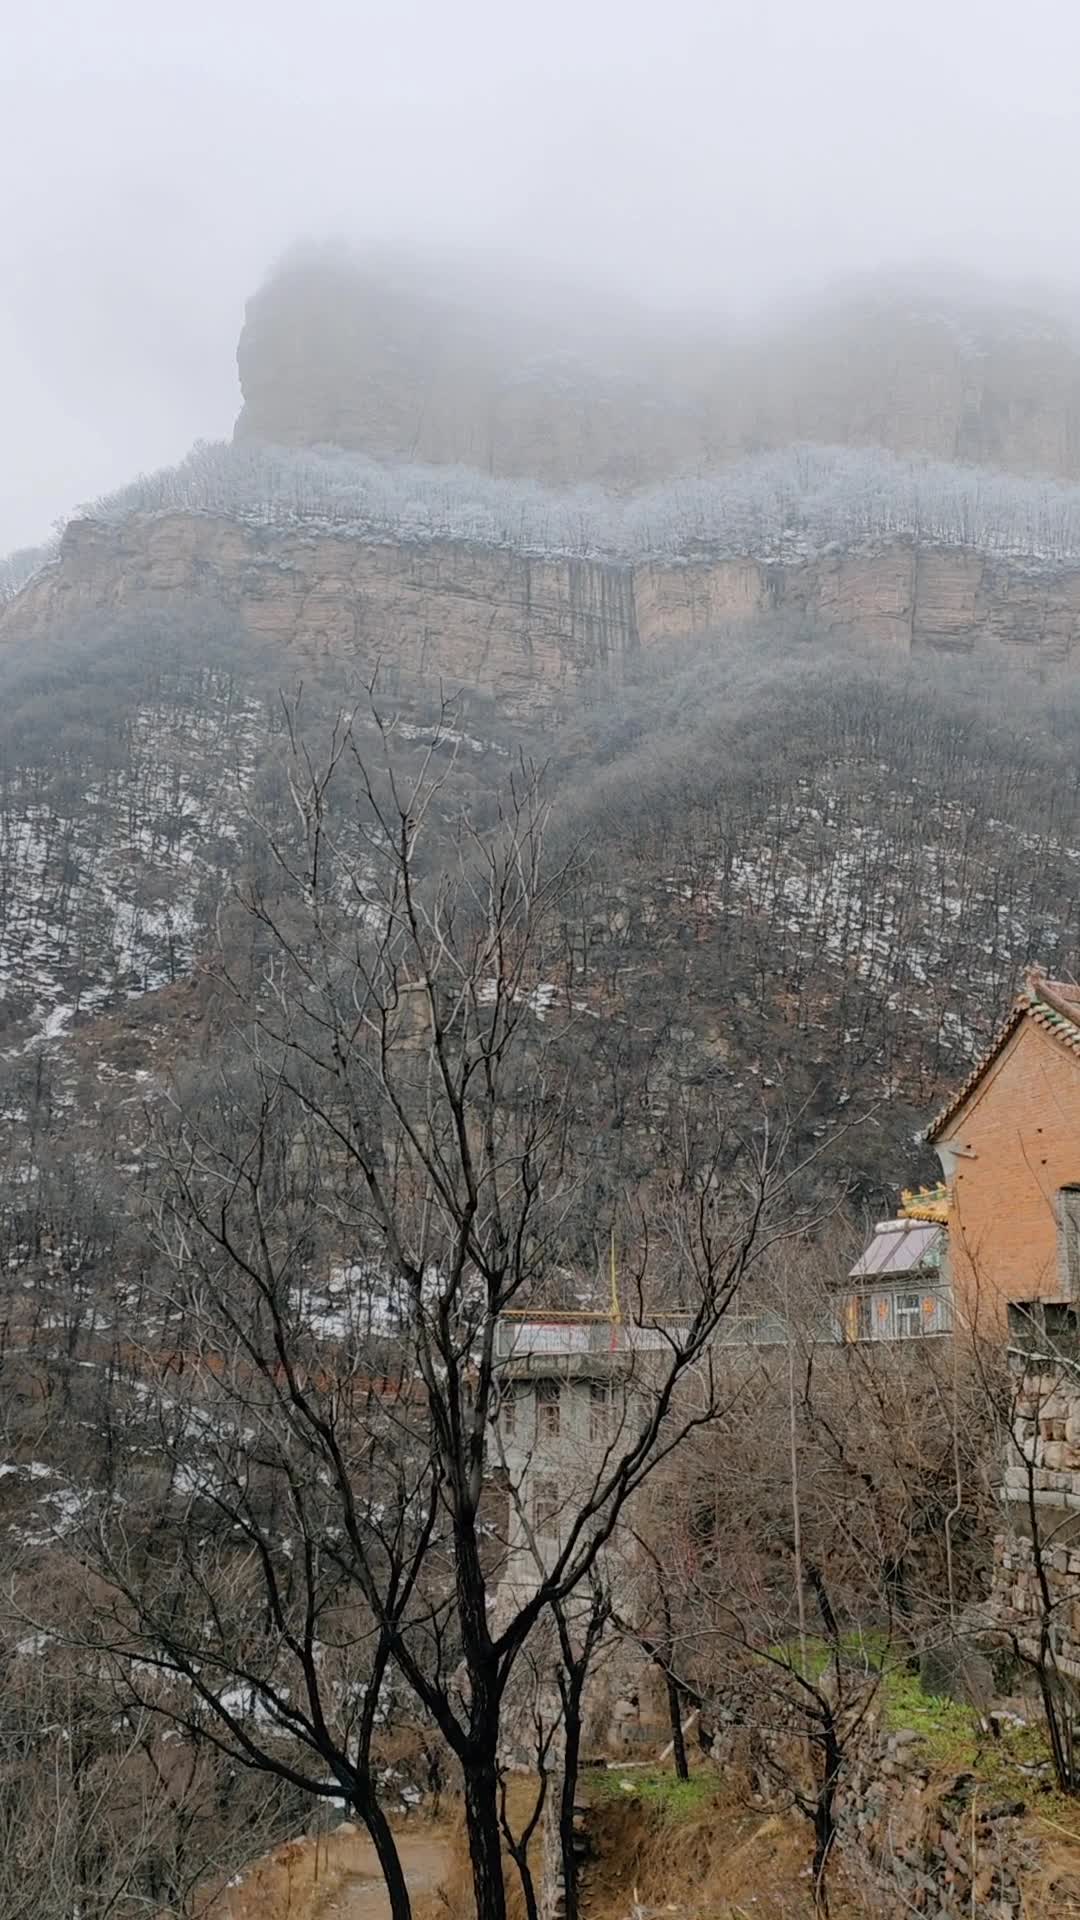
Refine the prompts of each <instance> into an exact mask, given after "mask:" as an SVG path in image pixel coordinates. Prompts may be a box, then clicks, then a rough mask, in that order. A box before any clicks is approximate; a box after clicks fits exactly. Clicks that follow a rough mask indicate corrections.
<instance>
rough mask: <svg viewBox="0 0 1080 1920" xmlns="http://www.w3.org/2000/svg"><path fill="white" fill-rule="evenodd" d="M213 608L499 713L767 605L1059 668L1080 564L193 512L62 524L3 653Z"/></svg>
mask: <svg viewBox="0 0 1080 1920" xmlns="http://www.w3.org/2000/svg"><path fill="white" fill-rule="evenodd" d="M200 595H201V596H206V595H209V596H212V597H213V598H215V599H219V600H221V601H223V602H224V603H225V604H226V605H228V606H231V607H235V608H236V609H237V610H238V612H239V613H240V615H241V617H242V619H243V620H244V622H245V624H246V625H247V626H248V628H249V629H250V630H251V632H252V633H254V634H256V635H260V636H263V637H266V638H269V639H272V640H277V641H280V642H281V643H282V644H283V645H285V646H286V647H288V648H290V649H294V650H296V652H297V653H298V654H300V655H302V654H303V653H304V652H305V651H309V652H310V651H312V650H315V651H319V650H326V649H329V650H332V651H334V652H337V653H340V654H342V655H344V656H350V657H353V658H355V659H356V660H357V662H358V663H359V664H364V665H371V664H374V662H375V661H377V660H378V661H380V662H381V663H382V668H383V672H384V675H385V676H390V677H391V679H392V676H393V675H395V674H397V675H400V676H401V677H402V678H403V679H405V680H424V681H427V682H430V683H434V682H436V681H437V680H438V679H440V678H442V679H444V680H446V681H447V682H450V683H453V684H457V685H468V686H473V687H477V688H480V689H482V690H483V691H484V692H486V693H488V694H490V695H491V696H493V697H494V698H495V699H496V700H497V701H498V702H499V704H500V705H501V706H502V707H503V709H504V710H505V711H506V712H507V713H508V714H517V715H522V716H523V715H526V714H529V713H534V712H537V711H539V710H542V709H544V708H545V707H546V708H552V707H553V706H556V705H557V704H558V703H559V700H560V698H561V696H563V695H564V694H566V695H572V693H573V690H574V688H575V686H576V685H577V684H578V683H579V682H580V681H581V679H582V678H583V677H584V676H587V675H595V674H604V673H611V674H615V675H617V674H618V673H619V671H620V668H621V663H622V662H623V661H624V659H625V657H626V656H627V655H628V654H630V653H632V652H633V651H635V650H636V649H638V648H641V647H652V646H657V645H660V644H662V643H663V642H665V641H671V640H676V639H680V638H683V637H685V636H688V635H693V634H700V633H706V632H709V631H712V630H714V629H723V628H724V627H725V626H728V625H731V624H732V623H735V622H738V621H739V620H742V619H745V618H747V617H749V616H751V615H753V614H755V613H759V612H761V611H763V610H765V609H768V608H782V609H787V610H788V611H790V612H791V614H792V615H793V616H795V617H796V618H805V619H806V621H807V623H808V624H812V625H814V626H815V627H818V628H820V629H824V630H825V631H828V632H835V633H845V632H849V631H854V632H858V633H859V634H861V635H862V636H864V637H865V638H866V639H867V640H868V641H869V642H871V643H872V644H876V645H880V646H883V647H888V648H894V649H900V650H905V651H915V652H917V651H918V650H920V649H924V648H946V649H971V648H977V647H979V646H981V645H987V644H989V643H991V642H994V641H997V642H999V643H1001V644H1003V645H1005V646H1007V647H1009V648H1014V649H1016V650H1017V652H1022V653H1023V654H1024V655H1025V656H1026V657H1028V658H1031V659H1034V660H1039V661H1046V662H1056V661H1061V660H1067V659H1068V658H1069V657H1070V655H1071V654H1072V652H1073V649H1074V647H1075V645H1076V642H1077V638H1078V637H1080V567H1074V568H1070V569H1059V570H1050V569H1047V570H1045V571H1032V570H1023V569H1020V568H1016V567H1010V566H1008V565H1007V564H1005V563H1004V562H1001V561H998V560H992V559H988V558H985V557H980V556H979V555H976V554H972V553H970V552H965V551H963V550H949V549H926V548H915V547H911V546H908V545H894V546H887V547H884V548H882V549H880V550H879V551H876V552H847V553H840V552H837V553H830V554H825V555H822V556H820V557H819V558H817V559H814V560H812V561H805V562H801V563H793V564H791V565H789V566H780V565H775V564H770V565H766V564H763V563H760V562H757V561H753V560H716V561H709V560H699V561H687V562H681V563H672V564H668V565H663V566H661V565H639V566H636V567H631V566H619V565H616V564H613V563H603V562H599V561H585V560H574V559H547V560H539V559H535V558H529V557H526V556H525V555H521V554H515V553H511V552H507V551H503V550H491V549H486V548H480V547H468V546H460V545H451V544H449V543H446V544H442V543H434V542H432V543H428V544H426V545H420V544H397V545H393V544H389V543H387V544H379V543H375V542H365V541H361V540H356V539H347V538H344V537H341V536H334V535H329V534H321V535H320V534H313V533H304V532H299V531H296V532H285V531H282V530H280V529H275V530H272V531H271V530H258V529H254V528H248V527H244V526H241V525H238V524H236V523H235V522H232V521H229V520H225V519H216V518H214V517H212V516H210V515H207V514H183V513H171V514H162V515H152V516H147V517H144V518H141V519H140V518H133V519H131V520H129V521H127V522H125V523H122V524H121V525H119V526H117V525H107V526H106V525H102V524H99V523H97V522H95V521H89V520H81V521H74V522H73V523H72V524H71V526H69V528H68V529H67V532H66V534H65V535H64V539H63V543H62V547H61V553H60V558H59V560H58V562H57V563H56V564H55V565H54V566H53V567H52V568H50V569H49V570H48V571H47V572H46V573H44V574H42V575H40V576H39V577H38V578H37V579H36V580H35V581H33V582H32V583H31V585H30V586H29V587H28V588H26V589H25V590H24V592H23V593H22V594H21V595H20V596H19V598H18V599H17V600H15V601H14V602H13V603H12V604H11V605H10V606H9V607H8V609H7V610H6V611H5V613H4V615H3V616H2V617H0V643H3V642H11V641H17V640H24V639H27V640H32V639H33V638H34V637H35V635H38V634H41V633H43V632H45V631H47V630H48V628H49V627H50V626H51V625H52V624H53V623H55V622H56V621H58V620H63V619H65V618H68V617H70V616H71V615H74V614H78V613H80V612H85V611H88V610H101V609H103V608H109V607H120V606H133V605H137V604H138V603H139V601H140V600H144V601H152V602H155V603H159V602H161V601H163V600H170V599H172V598H173V597H179V598H181V599H182V598H184V597H186V596H200Z"/></svg>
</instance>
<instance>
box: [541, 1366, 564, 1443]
mask: <svg viewBox="0 0 1080 1920" xmlns="http://www.w3.org/2000/svg"><path fill="white" fill-rule="evenodd" d="M561 1415H562V1386H561V1383H560V1382H559V1381H558V1380H538V1381H537V1383H536V1431H537V1433H538V1434H539V1436H540V1438H541V1439H542V1440H557V1439H558V1437H559V1426H560V1422H561Z"/></svg>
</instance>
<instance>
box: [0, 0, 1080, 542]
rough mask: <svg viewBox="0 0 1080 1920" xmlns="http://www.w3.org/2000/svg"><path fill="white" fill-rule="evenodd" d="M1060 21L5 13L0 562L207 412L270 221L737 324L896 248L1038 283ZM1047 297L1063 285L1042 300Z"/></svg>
mask: <svg viewBox="0 0 1080 1920" xmlns="http://www.w3.org/2000/svg"><path fill="white" fill-rule="evenodd" d="M1078 54H1080V18H1078V17H1077V15H1076V12H1075V9H1073V8H1071V7H1069V6H1068V5H1067V4H1066V0H1034V4H1032V5H1029V6H1028V7H1027V8H1026V9H1025V10H1024V14H1023V18H1022V20H1021V21H1018V19H1017V17H1016V15H1015V12H1014V11H1013V10H1010V9H1007V8H1006V6H1005V5H1004V4H1003V3H1002V0H992V3H991V4H989V5H986V4H984V5H981V6H978V7H977V6H975V5H974V0H957V3H956V4H954V5H952V6H951V7H949V8H947V9H943V8H941V7H940V6H934V5H932V4H930V0H914V4H912V5H910V6H908V7H906V8H904V9H903V11H902V14H901V13H900V12H899V11H896V12H894V11H893V10H892V9H884V8H869V9H868V8H865V7H861V6H858V5H857V4H855V0H824V3H823V4H822V5H820V6H818V7H815V8H814V9H812V10H811V9H806V8H803V7H801V6H799V5H798V4H797V3H796V0H776V4H773V5H770V6H768V7H766V8H764V9H762V8H760V7H750V6H747V5H743V4H736V3H735V0H731V3H730V4H727V5H721V6H716V5H713V4H706V0H675V4H674V5H671V6H668V7H666V8H664V9H663V10H662V11H661V10H659V9H655V8H652V7H649V6H647V5H644V4H642V0H620V4H616V0H594V3H593V4H592V5H590V6H587V7H586V8H584V9H582V8H581V7H580V6H571V5H570V4H569V3H568V0H553V4H551V5H549V6H547V7H545V8H543V9H540V8H533V9H528V8H525V9H514V10H511V11H509V12H508V10H507V9H506V8H505V7H502V6H499V5H497V4H495V0H465V4H464V5H462V6H460V7H456V8H454V9H446V8H442V7H439V6H437V5H435V4H434V0H405V3H404V4H401V5H399V6H397V7H395V8H393V9H386V8H376V7H374V6H371V5H368V4H362V5H360V6H349V5H346V4H344V0H313V4H311V5H309V6H307V7H306V8H304V9H302V10H296V9H293V8H291V7H287V6H285V5H284V4H283V3H282V0H265V3H264V4H260V5H258V6H256V5H255V4H254V0H233V4H231V5H230V6H229V7H227V8H224V9H222V8H220V7H215V6H212V5H210V3H209V0H193V4H192V5H191V6H188V7H186V8H184V9H183V10H182V12H180V13H177V14H175V15H173V16H169V15H160V14H159V13H156V12H155V13H154V14H153V16H150V15H148V14H147V12H146V10H145V9H144V8H140V7H138V6H136V5H135V4H134V0H97V4H94V5H92V6H89V7H88V6H85V5H82V4H76V0H57V4H55V5H54V6H52V7H51V8H49V9H48V10H47V12H46V13H44V14H42V15H40V16H39V17H35V16H33V15H32V14H31V12H30V11H29V10H26V9H21V10H20V11H19V15H18V17H17V18H13V19H11V20H10V21H9V22H8V23H7V35H6V56H7V57H6V59H5V61H4V69H3V75H2V78H0V105H2V124H3V127H4V134H5V147H6V152H5V158H6V165H5V166H4V168H3V170H2V173H0V181H2V184H0V206H2V214H3V231H4V236H5V256H6V259H7V261H8V271H7V275H6V295H7V297H6V299H5V301H4V303H3V311H2V313H0V406H2V413H3V419H4V423H5V445H6V448H7V450H8V459H7V461H6V462H5V468H4V475H3V481H2V487H0V548H4V549H6V548H9V547H14V546H17V545H20V544H22V543H24V542H26V541H31V540H39V539H41V538H42V537H43V535H44V534H45V533H46V532H47V530H48V527H49V524H50V522H51V521H52V520H53V519H54V518H55V517H57V516H58V515H62V514H65V513H67V512H69V511H70V510H71V508H72V507H73V506H74V505H75V504H76V503H77V502H79V501H80V500H83V499H86V498H89V497H92V496H94V495H95V494H97V493H100V492H101V491H103V490H104V489H106V488H109V487H112V486H115V485H117V484H119V483H121V482H122V481H124V480H126V479H128V478H129V477H130V475H131V473H132V472H133V471H135V470H137V469H139V468H146V467H151V466H154V465H157V464H160V463H161V462H162V461H164V460H171V459H175V458H177V457H178V456H179V455H181V454H182V453H183V452H184V451H185V450H186V448H187V447H188V446H189V445H190V444H191V442H192V440H193V439H195V438H196V437H198V436H200V435H205V436H220V435H222V434H225V433H227V432H228V431H229V430H230V428H231V425H232V422H233V419H234V418H235V414H236V411H237V406H238V394H237V388H236V383H235V376H234V371H233V365H232V354H233V348H234V343H235V340H236V337H237V335H238V332H239V328H240V323H241V320H242V314H243V305H244V301H245V299H246V297H247V296H248V295H249V294H250V293H251V292H252V290H253V289H254V287H255V286H256V285H257V284H258V283H259V281H260V279H261V277H262V276H263V274H264V273H265V271H266V270H267V268H268V266H269V265H270V263H271V262H272V261H273V260H274V258H275V257H276V256H277V255H278V254H279V253H280V252H281V251H282V249H284V248H285V247H287V246H288V245H290V244H291V243H292V241H293V240H294V239H295V238H297V237H298V236H302V235H312V236H315V237H321V236H324V235H326V234H333V233H340V234H342V235H344V236H346V237H347V238H348V239H349V240H350V241H351V242H353V243H359V244H360V245H361V246H368V247H375V248H385V247H387V246H393V247H394V248H395V249H396V250H398V251H399V252H405V253H409V252H419V253H420V254H422V255H424V256H430V255H432V254H434V255H436V256H437V255H440V254H441V255H443V256H448V255H453V256H455V257H460V256H461V255H465V256H467V257H470V258H472V259H474V260H476V262H477V266H478V271H483V270H485V269H486V270H487V271H490V269H491V266H492V263H493V262H497V263H498V272H499V274H500V276H503V277H506V276H513V275H514V274H516V273H518V272H521V273H525V274H527V275H528V276H529V278H530V282H531V283H532V284H536V283H540V284H541V285H547V286H549V287H550V288H551V297H552V300H553V304H554V305H555V306H556V308H559V307H560V306H563V307H565V306H566V305H568V304H576V301H574V299H573V297H568V296H567V294H566V292H565V288H566V287H567V286H568V285H575V284H577V283H578V282H579V281H581V280H582V279H584V280H585V281H587V282H592V283H595V284H597V285H598V286H599V287H600V289H601V290H602V292H603V293H604V295H605V299H606V302H608V303H610V301H611V300H612V299H613V298H614V299H615V300H616V301H624V300H629V301H633V302H635V303H642V304H644V305H646V306H660V307H664V308H667V309H669V310H670V309H675V310H676V311H679V312H683V311H687V312H693V311H695V310H697V311H700V310H701V309H703V308H705V309H708V310H710V311H717V310H719V311H721V312H723V313H727V314H734V315H737V316H741V317H743V318H745V317H746V316H747V315H752V314H754V313H755V312H756V311H757V310H758V309H759V308H760V307H761V305H762V303H764V304H765V305H766V306H769V307H772V308H775V307H777V306H781V307H783V306H784V305H786V304H790V301H791V299H792V298H793V297H795V295H797V294H801V293H802V292H804V291H807V290H813V289H816V288H818V287H820V286H822V285H824V284H826V283H827V282H829V281H831V280H833V279H835V278H836V277H837V276H846V275H851V274H853V273H859V274H871V275H873V274H876V273H878V272H880V271H883V270H892V269H895V268H897V267H899V266H908V265H910V264H911V263H915V264H917V265H919V266H920V267H925V268H929V269H931V270H933V271H936V270H937V269H938V268H939V267H940V266H941V265H942V264H943V263H948V265H949V267H950V269H958V270H961V271H963V272H969V271H975V272H978V273H980V274H983V275H987V276H989V277H990V279H991V280H992V281H1005V282H1009V283H1015V282H1017V281H1021V282H1029V283H1030V282H1031V281H1032V279H1037V280H1040V281H1050V282H1054V283H1057V282H1069V281H1070V280H1071V279H1072V278H1073V273H1072V268H1071V265H1070V263H1069V260H1068V258H1067V255H1065V254H1063V250H1062V243H1061V236H1062V235H1063V234H1067V233H1068V232H1069V231H1070V230H1071V225H1072V206H1071V195H1072V182H1073V180H1074V179H1075V177H1076V170H1077V160H1078V158H1080V152H1078V149H1080V130H1078V127H1077V123H1076V118H1075V113H1074V103H1073V75H1074V73H1075V71H1076V64H1077V55H1078ZM1067 298H1068V296H1067V292H1066V300H1067Z"/></svg>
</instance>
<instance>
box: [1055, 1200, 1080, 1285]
mask: <svg viewBox="0 0 1080 1920" xmlns="http://www.w3.org/2000/svg"><path fill="white" fill-rule="evenodd" d="M1058 1252H1059V1266H1060V1273H1061V1291H1062V1293H1063V1294H1064V1295H1065V1298H1066V1300H1080V1187H1062V1189H1061V1192H1060V1193H1059V1194H1058Z"/></svg>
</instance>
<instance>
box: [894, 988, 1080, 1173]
mask: <svg viewBox="0 0 1080 1920" xmlns="http://www.w3.org/2000/svg"><path fill="white" fill-rule="evenodd" d="M1022 1020H1032V1021H1034V1023H1035V1025H1036V1026H1037V1027H1041V1028H1042V1029H1043V1032H1044V1033H1049V1034H1051V1035H1052V1036H1053V1038H1054V1039H1055V1040H1060V1041H1061V1043H1062V1045H1063V1046H1066V1047H1068V1049H1069V1051H1070V1052H1071V1053H1073V1054H1075V1055H1076V1057H1077V1058H1078V1059H1080V987H1074V986H1070V985H1069V984H1067V983H1066V982H1065V981H1062V980H1048V979H1047V978H1046V975H1045V974H1044V973H1041V972H1040V971H1039V969H1038V968H1037V967H1032V968H1031V969H1030V971H1029V973H1028V975H1027V978H1026V979H1025V981H1024V985H1023V987H1022V988H1021V990H1020V992H1019V993H1018V994H1017V996H1016V999H1015V1000H1014V1001H1013V1004H1012V1006H1011V1008H1010V1009H1009V1012H1008V1013H1007V1014H1006V1016H1005V1018H1004V1020H1003V1021H1002V1022H1001V1025H1000V1026H999V1028H998V1030H997V1032H996V1033H995V1035H994V1037H993V1039H992V1040H991V1042H990V1045H989V1046H988V1047H987V1049H986V1052H985V1053H984V1054H983V1055H982V1056H981V1058H980V1059H978V1060H977V1061H976V1062H975V1065H974V1066H973V1067H972V1069H971V1072H970V1073H969V1074H968V1076H967V1079H966V1080H964V1081H962V1082H961V1084H960V1086H959V1087H958V1089H957V1091H956V1093H955V1094H954V1095H953V1097H952V1099H951V1100H948V1101H946V1103H945V1105H944V1106H943V1107H942V1109H941V1111H940V1113H937V1114H936V1115H935V1116H934V1118H933V1120H931V1122H930V1125H929V1126H928V1127H927V1129H926V1132H925V1134H924V1135H923V1138H924V1139H925V1140H928V1141H931V1142H932V1141H934V1140H936V1139H937V1138H938V1135H939V1134H940V1133H941V1131H942V1129H943V1128H944V1127H946V1126H947V1125H948V1123H949V1121H950V1120H952V1119H954V1118H955V1116H956V1115H957V1114H958V1113H959V1112H960V1109H961V1107H963V1106H964V1105H965V1104H966V1102H967V1101H968V1100H969V1099H970V1097H971V1095H972V1094H973V1093H974V1091H975V1089H976V1087H977V1086H978V1084H979V1081H980V1080H981V1079H982V1077H983V1074H984V1073H985V1072H986V1071H987V1069H988V1068H989V1067H991V1066H992V1065H993V1063H994V1061H995V1060H996V1059H997V1057H998V1054H999V1053H1000V1052H1001V1049H1002V1047H1003V1046H1004V1045H1005V1044H1006V1042H1007V1041H1008V1040H1010V1039H1011V1038H1012V1036H1013V1034H1014V1033H1015V1032H1016V1029H1017V1027H1018V1026H1019V1025H1020V1022H1021V1021H1022Z"/></svg>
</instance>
